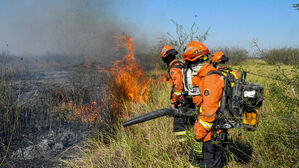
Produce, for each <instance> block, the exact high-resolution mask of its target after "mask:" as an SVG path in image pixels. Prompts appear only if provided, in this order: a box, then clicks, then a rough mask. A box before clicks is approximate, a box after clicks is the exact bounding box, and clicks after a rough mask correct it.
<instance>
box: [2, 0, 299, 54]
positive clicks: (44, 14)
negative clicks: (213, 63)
mask: <svg viewBox="0 0 299 168" xmlns="http://www.w3.org/2000/svg"><path fill="white" fill-rule="evenodd" d="M296 2H297V3H299V1H294V0H211V1H206V0H189V1H187V0H185V1H183V0H168V1H166V0H110V1H109V0H97V1H96V0H48V1H45V0H44V1H41V0H22V1H21V0H0V20H1V25H0V50H3V49H5V46H6V44H8V45H9V50H10V52H11V53H14V54H43V53H46V52H48V51H51V52H65V53H66V52H68V51H70V50H71V51H75V50H78V52H79V51H82V50H86V51H87V50H88V51H91V52H88V53H90V54H94V53H96V52H98V51H99V50H100V49H102V48H101V47H99V46H105V45H107V44H108V42H109V43H110V42H111V39H110V38H108V37H107V36H108V35H109V36H111V34H114V33H121V32H126V33H128V34H130V35H132V36H134V37H135V38H136V39H138V41H139V42H141V41H143V42H144V43H147V44H148V45H150V44H154V42H155V40H156V39H157V38H158V37H159V36H160V35H161V34H165V33H166V32H170V33H174V32H175V26H174V25H173V24H172V23H171V22H170V19H173V20H175V21H176V22H178V23H180V24H182V25H184V26H185V27H190V26H191V24H192V22H193V21H194V20H195V21H197V23H199V25H200V27H201V28H202V31H203V32H204V30H206V29H207V28H209V27H210V28H211V29H210V32H209V36H208V39H207V41H206V42H205V44H206V45H207V46H208V47H217V46H228V47H230V46H238V47H242V48H246V49H248V50H252V49H251V46H252V45H251V41H252V39H254V38H257V39H258V40H259V43H260V46H261V47H262V48H273V47H285V46H291V47H299V22H298V21H299V11H296V10H295V9H294V8H292V4H293V3H296ZM195 15H196V16H197V17H195Z"/></svg>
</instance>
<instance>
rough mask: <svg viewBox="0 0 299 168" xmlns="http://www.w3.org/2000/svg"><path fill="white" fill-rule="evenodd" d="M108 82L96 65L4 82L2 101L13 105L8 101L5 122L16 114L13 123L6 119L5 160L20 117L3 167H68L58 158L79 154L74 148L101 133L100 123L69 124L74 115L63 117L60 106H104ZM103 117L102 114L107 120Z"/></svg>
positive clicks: (2, 135) (0, 135)
mask: <svg viewBox="0 0 299 168" xmlns="http://www.w3.org/2000/svg"><path fill="white" fill-rule="evenodd" d="M104 79H105V76H104V74H103V73H101V72H99V71H98V70H97V69H96V68H95V65H92V66H91V67H89V68H87V67H85V66H84V65H83V64H80V65H68V66H60V67H55V68H53V67H50V68H49V67H47V68H29V69H26V70H25V71H22V72H21V73H20V72H16V73H12V74H11V75H8V76H4V77H2V78H1V84H2V88H1V89H2V90H1V91H2V92H3V93H4V92H5V94H2V95H1V96H2V99H1V100H5V101H7V102H5V101H2V103H3V105H2V106H1V108H0V110H1V111H0V112H1V115H2V116H4V115H5V114H6V112H7V111H9V110H10V113H9V119H7V120H6V119H5V118H4V117H2V118H0V119H1V122H2V123H1V124H0V146H1V148H0V149H1V151H0V154H1V155H0V160H2V158H3V156H4V154H5V151H4V150H5V149H6V148H7V145H8V143H9V138H10V136H11V133H12V130H13V124H14V122H13V121H14V119H15V117H16V116H17V117H18V122H17V127H16V129H15V133H14V134H13V141H12V145H11V147H10V148H9V153H8V157H7V159H6V161H5V163H4V165H3V167H8V168H10V167H64V165H63V163H62V162H60V161H59V160H58V158H59V157H64V156H63V154H65V153H67V152H71V153H73V152H75V151H74V149H72V148H71V147H73V146H74V145H76V144H78V143H80V142H81V141H82V140H84V139H85V138H87V137H89V136H93V134H94V130H99V129H101V128H98V127H96V126H95V124H94V123H82V122H81V121H79V120H69V118H70V117H69V116H70V115H71V114H69V111H59V109H58V110H57V106H59V104H60V103H61V102H62V101H66V102H68V101H70V100H71V101H73V102H74V103H77V104H84V103H91V102H92V101H94V100H96V101H99V100H101V99H102V97H103V95H104V91H105V89H104V87H105V86H104ZM62 94H63V96H62ZM3 96H6V97H3ZM10 101H11V102H10ZM14 101H15V102H14ZM16 101H17V103H16ZM16 109H18V110H19V112H18V114H17V115H16V112H15V111H16ZM103 113H104V112H103V111H99V114H101V115H103V116H104V114H103ZM66 151H67V152H66Z"/></svg>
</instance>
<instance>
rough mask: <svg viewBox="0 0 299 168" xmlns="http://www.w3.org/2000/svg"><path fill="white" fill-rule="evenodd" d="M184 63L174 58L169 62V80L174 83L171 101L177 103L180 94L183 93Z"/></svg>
mask: <svg viewBox="0 0 299 168" xmlns="http://www.w3.org/2000/svg"><path fill="white" fill-rule="evenodd" d="M182 67H183V63H182V62H180V61H177V60H176V59H174V60H173V61H171V62H170V64H169V70H168V73H169V79H170V80H169V82H170V84H172V91H171V96H170V102H171V103H172V104H175V103H177V101H178V96H179V95H181V94H182V91H183V89H184V84H183V75H182Z"/></svg>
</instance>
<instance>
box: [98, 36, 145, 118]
mask: <svg viewBox="0 0 299 168" xmlns="http://www.w3.org/2000/svg"><path fill="white" fill-rule="evenodd" d="M114 37H115V45H116V50H118V49H119V48H121V47H125V48H126V49H127V54H126V55H125V56H123V58H122V59H121V60H116V61H114V62H113V64H112V66H111V67H109V68H103V67H101V66H97V68H98V70H100V71H103V72H106V73H108V74H111V76H112V78H111V80H110V82H109V86H110V88H111V95H112V100H110V101H111V102H110V103H109V104H110V110H111V112H112V114H113V116H114V117H115V118H116V119H119V118H120V117H124V116H125V114H124V113H123V112H122V111H121V105H122V104H123V102H124V101H127V100H128V101H133V102H136V103H140V104H144V103H145V101H147V100H148V88H147V83H148V79H147V78H146V76H145V75H144V72H143V69H142V68H141V67H140V66H139V65H138V63H137V62H136V60H135V57H134V44H133V39H132V38H131V37H129V36H127V35H121V36H118V35H116V36H114ZM109 97H110V96H109Z"/></svg>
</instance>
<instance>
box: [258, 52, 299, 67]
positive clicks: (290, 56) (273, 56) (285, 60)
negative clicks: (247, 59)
mask: <svg viewBox="0 0 299 168" xmlns="http://www.w3.org/2000/svg"><path fill="white" fill-rule="evenodd" d="M261 58H262V59H263V60H265V61H266V62H267V63H268V64H271V65H274V64H279V63H280V64H285V65H290V64H298V63H299V48H277V49H276V48H275V49H270V50H266V51H263V52H262V53H261Z"/></svg>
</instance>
